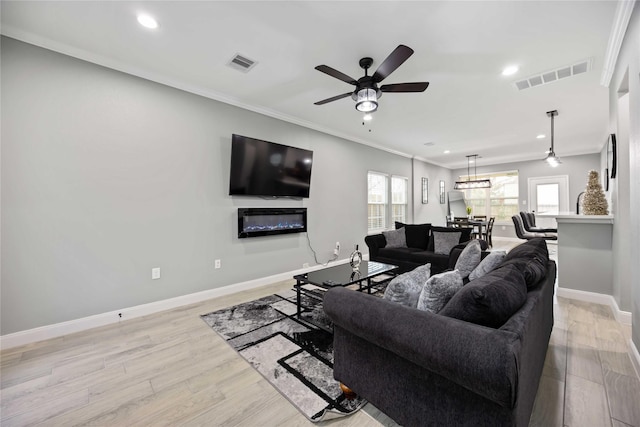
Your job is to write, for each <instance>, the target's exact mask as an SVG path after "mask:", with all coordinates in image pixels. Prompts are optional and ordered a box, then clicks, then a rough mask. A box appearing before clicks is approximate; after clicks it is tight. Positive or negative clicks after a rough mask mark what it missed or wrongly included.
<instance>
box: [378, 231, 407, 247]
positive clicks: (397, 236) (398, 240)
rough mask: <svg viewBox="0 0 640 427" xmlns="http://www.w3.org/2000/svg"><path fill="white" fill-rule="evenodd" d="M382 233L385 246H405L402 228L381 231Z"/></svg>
mask: <svg viewBox="0 0 640 427" xmlns="http://www.w3.org/2000/svg"><path fill="white" fill-rule="evenodd" d="M382 235H383V236H384V238H385V239H386V241H387V246H385V247H386V248H406V247H407V238H406V236H405V233H404V230H402V229H400V230H389V231H383V232H382Z"/></svg>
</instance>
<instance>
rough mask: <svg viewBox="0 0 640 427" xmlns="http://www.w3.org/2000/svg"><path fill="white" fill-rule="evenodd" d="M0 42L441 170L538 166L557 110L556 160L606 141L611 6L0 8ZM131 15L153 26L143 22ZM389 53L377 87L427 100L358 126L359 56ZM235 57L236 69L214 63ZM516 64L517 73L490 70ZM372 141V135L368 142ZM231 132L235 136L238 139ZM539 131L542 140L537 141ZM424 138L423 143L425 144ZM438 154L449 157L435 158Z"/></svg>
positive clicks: (385, 106) (395, 96)
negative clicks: (541, 80)
mask: <svg viewBox="0 0 640 427" xmlns="http://www.w3.org/2000/svg"><path fill="white" fill-rule="evenodd" d="M1 7H2V10H1V13H2V17H1V18H2V22H1V31H2V33H3V34H4V35H7V36H10V37H14V38H16V39H19V40H23V41H26V42H29V43H33V44H36V45H39V46H43V47H47V48H49V49H52V50H56V51H59V52H62V53H65V54H69V55H72V56H76V57H79V58H82V59H85V60H88V61H92V62H96V63H98V64H102V65H105V66H108V67H112V68H115V69H118V70H122V71H125V72H128V73H131V74H135V75H138V76H142V77H145V78H149V79H151V80H154V81H158V82H161V83H165V84H169V85H171V86H175V87H178V88H182V89H185V90H190V91H192V92H195V93H199V94H202V95H205V96H209V97H211V98H214V99H219V100H222V101H225V102H229V103H231V104H234V105H240V106H243V107H245V108H249V109H252V110H254V111H259V112H262V113H265V114H268V115H271V116H274V117H278V118H282V119H285V120H288V121H291V122H294V123H299V124H303V125H305V126H309V127H312V128H314V129H319V130H322V131H325V132H327V133H331V134H334V135H338V136H342V137H345V138H348V139H351V140H354V141H358V142H362V143H366V144H369V145H373V146H377V147H384V148H385V149H388V150H395V151H397V152H401V153H404V154H407V155H411V156H417V157H420V158H423V159H426V160H428V161H431V162H433V163H436V164H439V165H443V166H446V167H450V168H456V167H466V158H465V155H467V154H476V153H477V154H479V155H481V156H482V159H480V160H479V161H478V164H479V165H483V164H496V163H504V162H510V161H520V160H530V159H542V158H544V156H545V155H544V151H545V150H546V149H547V148H548V147H549V145H550V142H549V136H550V127H551V125H550V120H549V118H548V117H547V115H546V114H545V112H546V111H549V110H553V109H557V110H558V111H559V115H558V117H556V121H555V145H556V147H555V148H556V150H555V151H556V153H557V154H558V156H560V157H563V156H568V155H573V154H583V153H594V152H598V151H599V150H600V148H601V147H602V145H603V144H604V142H605V136H606V134H607V131H608V116H609V114H608V89H607V88H605V87H604V86H601V85H600V84H599V81H600V76H601V73H602V68H603V59H604V56H605V50H606V47H607V42H608V39H609V32H610V30H611V26H612V24H613V17H614V12H615V8H616V2H614V1H586V2H579V1H571V2H567V1H539V2H538V1H536V2H516V1H513V2H493V1H475V2H437V1H430V2H395V1H394V2H392V1H389V2H379V1H376V2H362V1H358V2H345V1H340V2H328V1H313V2H311V1H295V2H294V1H289V2H271V1H257V2H242V1H233V2H232V1H228V2H223V1H216V2H213V1H210V2H184V1H159V2H142V1H104V2H88V1H87V2H58V1H45V2H35V1H34V2H27V1H2V6H1ZM140 12H145V13H148V14H150V15H152V16H154V17H155V18H156V19H157V20H158V21H159V24H160V27H159V28H158V29H156V30H148V29H145V28H143V27H141V26H140V25H139V24H138V23H137V21H136V15H137V14H138V13H140ZM399 44H405V45H407V46H409V47H411V48H413V49H414V51H415V53H414V55H413V56H412V57H411V58H409V59H408V60H407V62H405V63H404V64H403V65H402V66H401V67H400V68H398V70H396V71H395V72H394V73H393V74H391V75H390V76H389V77H388V78H387V79H386V80H385V81H384V84H388V83H403V82H412V81H428V82H430V86H429V88H428V89H427V90H426V92H424V93H417V94H415V93H410V94H404V93H386V94H384V96H383V97H382V98H381V99H380V100H379V104H380V105H379V109H378V111H377V112H376V113H375V114H374V119H373V121H372V122H370V124H367V125H366V126H363V125H362V114H361V113H359V112H357V111H356V110H355V108H354V102H353V100H351V98H345V99H342V100H339V101H335V102H333V103H329V104H326V105H322V106H316V105H313V103H314V102H316V101H319V100H321V99H325V98H329V97H331V96H334V95H338V94H341V93H345V92H348V91H349V90H352V88H353V87H352V86H350V85H348V84H346V83H344V82H341V81H340V80H337V79H334V78H331V77H329V76H327V75H325V74H323V73H320V72H318V71H316V70H314V67H315V66H316V65H320V64H325V65H329V66H331V67H333V68H336V69H338V70H340V71H342V72H343V73H345V74H348V75H350V76H351V77H354V78H356V79H357V78H359V77H361V76H362V75H363V70H362V69H360V68H359V66H358V61H359V59H360V58H362V57H365V56H370V57H372V58H373V59H374V64H373V67H372V68H373V69H375V68H376V67H377V66H378V65H379V64H380V63H381V62H382V60H384V58H386V57H387V55H388V54H389V53H391V51H392V50H393V49H394V48H395V47H396V46H398V45H399ZM236 53H240V54H242V55H244V56H247V57H249V58H251V59H254V60H257V61H258V64H257V65H256V66H255V68H254V69H252V70H251V71H250V72H248V73H243V72H239V71H237V70H235V69H232V68H230V67H228V66H227V65H226V64H227V63H228V62H229V60H230V59H231V57H232V56H233V55H234V54H236ZM587 58H591V59H592V69H591V71H590V72H588V73H585V74H580V75H577V76H574V77H570V78H567V79H564V80H559V81H556V82H553V83H550V84H547V85H543V86H538V87H534V88H531V89H526V90H524V91H518V90H517V89H516V88H515V86H514V85H513V82H514V81H516V80H520V79H522V78H524V77H528V76H530V75H533V74H538V73H541V72H544V71H548V70H551V69H555V68H559V67H562V66H564V65H570V64H572V63H575V62H578V61H580V60H583V59H587ZM511 64H516V65H518V66H519V67H520V70H519V72H518V73H517V74H516V75H515V76H511V77H503V76H502V75H501V71H502V69H503V68H504V67H505V66H507V65H511ZM369 130H371V131H370V132H369ZM238 131H239V132H241V130H240V129H239V130H238ZM540 133H544V134H546V135H547V137H546V138H545V139H542V140H540V139H536V135H538V134H540ZM427 142H434V143H435V144H434V145H432V146H425V145H424V144H425V143H427ZM445 150H450V151H451V152H450V153H449V154H444V151H445Z"/></svg>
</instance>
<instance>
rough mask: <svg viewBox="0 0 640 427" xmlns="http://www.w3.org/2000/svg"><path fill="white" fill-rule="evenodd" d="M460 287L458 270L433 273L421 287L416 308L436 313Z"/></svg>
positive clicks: (460, 278) (460, 281)
mask: <svg viewBox="0 0 640 427" xmlns="http://www.w3.org/2000/svg"><path fill="white" fill-rule="evenodd" d="M460 289H462V277H461V276H460V273H459V272H458V270H453V271H447V272H445V273H440V274H435V275H433V276H431V277H430V278H429V280H427V283H425V284H424V286H423V287H422V292H420V296H419V298H418V305H417V308H418V310H424V311H430V312H432V313H437V312H439V311H440V310H442V307H444V306H445V305H446V304H447V303H448V302H449V300H450V299H451V297H453V296H454V295H455V293H456V292H458V291H459V290H460Z"/></svg>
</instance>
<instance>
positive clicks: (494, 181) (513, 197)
mask: <svg viewBox="0 0 640 427" xmlns="http://www.w3.org/2000/svg"><path fill="white" fill-rule="evenodd" d="M475 176H477V177H478V179H489V180H491V188H481V189H474V190H465V192H464V193H465V195H464V198H465V201H466V202H467V206H471V213H472V215H486V217H487V218H490V217H495V219H496V221H497V222H500V221H503V222H510V221H511V217H512V216H513V215H517V214H518V211H519V205H518V171H509V172H495V173H489V174H478V175H474V176H473V177H472V178H475ZM466 179H467V177H466V176H461V177H460V180H461V181H465V180H466Z"/></svg>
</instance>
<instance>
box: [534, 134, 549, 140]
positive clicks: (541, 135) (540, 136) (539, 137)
mask: <svg viewBox="0 0 640 427" xmlns="http://www.w3.org/2000/svg"><path fill="white" fill-rule="evenodd" d="M545 136H547V135H545V134H544V133H541V134H540V135H538V136H536V138H538V139H542V138H544V137H545Z"/></svg>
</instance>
